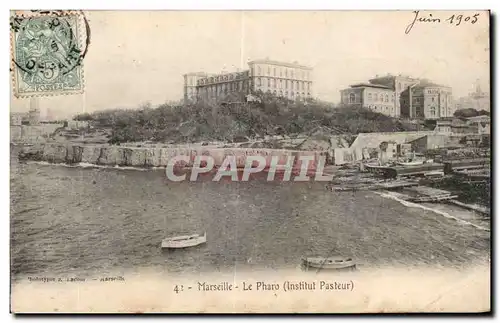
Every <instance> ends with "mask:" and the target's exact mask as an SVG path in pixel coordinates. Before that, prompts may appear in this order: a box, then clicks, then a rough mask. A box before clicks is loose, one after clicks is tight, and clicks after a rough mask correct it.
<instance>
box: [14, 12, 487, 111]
mask: <svg viewBox="0 0 500 323" xmlns="http://www.w3.org/2000/svg"><path fill="white" fill-rule="evenodd" d="M429 13H432V16H433V18H440V19H441V22H440V23H425V22H420V23H419V22H417V23H415V25H414V26H413V28H412V30H411V31H410V33H408V34H406V33H405V29H406V27H407V26H408V25H409V24H410V23H411V22H412V21H413V19H414V17H415V14H414V13H413V12H411V11H364V12H361V11H316V12H314V11H245V12H243V11H87V12H86V13H85V14H86V17H87V19H88V21H89V24H90V29H91V43H90V46H89V49H88V53H87V55H86V57H85V59H84V62H83V64H84V65H83V69H84V78H85V91H84V93H83V94H75V95H64V96H52V97H41V98H39V99H38V100H39V107H40V108H41V110H42V115H43V113H44V111H46V110H47V109H51V110H52V112H53V113H54V112H55V113H56V114H57V115H58V116H64V117H65V116H68V115H74V114H76V113H81V112H84V111H86V112H92V111H97V110H103V109H113V108H136V107H138V106H140V105H141V104H142V103H145V102H150V103H151V104H153V105H157V104H161V103H164V102H166V101H169V100H179V99H181V98H182V96H183V89H182V86H183V77H182V75H183V74H185V73H188V72H195V71H204V72H208V73H217V72H222V71H228V72H229V71H235V70H236V69H246V68H247V64H246V62H247V61H248V60H252V59H259V58H269V59H272V60H277V61H285V62H293V61H297V62H298V63H300V64H303V65H309V66H311V67H313V69H314V70H313V82H314V83H313V94H314V95H315V96H316V97H318V98H319V99H322V100H327V101H332V102H338V101H339V100H340V95H339V91H340V90H341V89H343V88H346V87H348V86H349V85H350V84H353V83H357V82H363V81H367V80H368V79H370V78H372V77H374V76H376V75H384V74H387V73H392V74H404V75H409V76H412V77H417V78H428V79H430V80H432V81H434V82H436V83H440V84H444V85H447V86H450V87H452V89H453V95H454V97H456V98H458V97H460V96H465V95H467V94H468V92H469V91H471V89H472V86H473V83H474V82H475V81H476V80H477V79H479V80H480V84H481V86H482V88H483V90H487V89H489V81H490V66H489V55H490V54H489V19H488V18H489V17H488V15H487V12H480V11H479V12H478V13H480V15H479V17H478V20H477V22H476V23H475V24H471V23H470V21H472V20H471V19H469V20H468V22H465V21H464V20H465V17H467V16H471V15H473V14H474V13H476V12H452V11H442V12H438V11H432V12H420V13H419V15H420V17H428V16H429ZM453 14H456V16H458V15H460V14H463V19H462V22H461V24H460V25H458V26H456V25H451V24H449V23H448V22H445V19H446V18H448V17H450V16H451V15H453ZM455 24H456V23H455ZM29 102H30V100H29V99H17V98H15V97H14V96H13V95H11V111H13V112H14V111H15V112H22V111H27V110H28V109H29Z"/></svg>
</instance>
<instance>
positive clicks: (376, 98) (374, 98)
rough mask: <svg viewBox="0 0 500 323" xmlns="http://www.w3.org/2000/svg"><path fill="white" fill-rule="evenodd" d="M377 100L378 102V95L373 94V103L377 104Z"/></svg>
mask: <svg viewBox="0 0 500 323" xmlns="http://www.w3.org/2000/svg"><path fill="white" fill-rule="evenodd" d="M377 100H378V94H377V93H374V94H373V101H375V102H377Z"/></svg>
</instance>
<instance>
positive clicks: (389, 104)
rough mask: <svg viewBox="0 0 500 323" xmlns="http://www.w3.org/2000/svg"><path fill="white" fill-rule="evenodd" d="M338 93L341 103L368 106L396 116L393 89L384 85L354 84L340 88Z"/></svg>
mask: <svg viewBox="0 0 500 323" xmlns="http://www.w3.org/2000/svg"><path fill="white" fill-rule="evenodd" d="M340 95H341V101H342V104H343V105H349V106H357V107H363V108H368V109H370V110H373V111H375V112H379V113H383V114H386V115H388V116H396V112H395V104H394V91H393V90H392V89H391V88H389V87H387V86H385V85H378V84H370V83H360V84H354V85H351V86H350V88H348V89H344V90H341V91H340Z"/></svg>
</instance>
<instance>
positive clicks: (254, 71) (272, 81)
mask: <svg viewBox="0 0 500 323" xmlns="http://www.w3.org/2000/svg"><path fill="white" fill-rule="evenodd" d="M248 65H249V67H250V89H251V91H252V92H256V91H262V92H267V93H271V94H274V95H276V96H279V97H285V98H288V99H291V100H295V99H305V98H310V97H312V91H313V81H312V68H311V67H308V66H304V65H300V64H298V63H296V62H294V63H284V62H277V61H271V60H268V59H261V60H254V61H251V62H249V63H248Z"/></svg>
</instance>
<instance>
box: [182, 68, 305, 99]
mask: <svg viewBox="0 0 500 323" xmlns="http://www.w3.org/2000/svg"><path fill="white" fill-rule="evenodd" d="M248 66H249V69H248V70H245V71H242V72H234V73H225V74H219V75H207V74H204V76H202V75H203V74H202V73H190V74H186V75H185V76H184V98H185V101H188V100H218V99H223V98H225V97H227V96H228V95H229V94H231V93H235V92H239V93H245V94H252V93H256V92H264V93H270V94H274V95H276V96H278V97H284V98H288V99H291V100H300V99H306V98H311V97H312V93H313V80H312V68H311V67H308V66H304V65H300V64H298V63H285V62H278V61H272V60H268V59H262V60H254V61H250V62H248ZM193 81H195V84H194V85H193Z"/></svg>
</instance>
